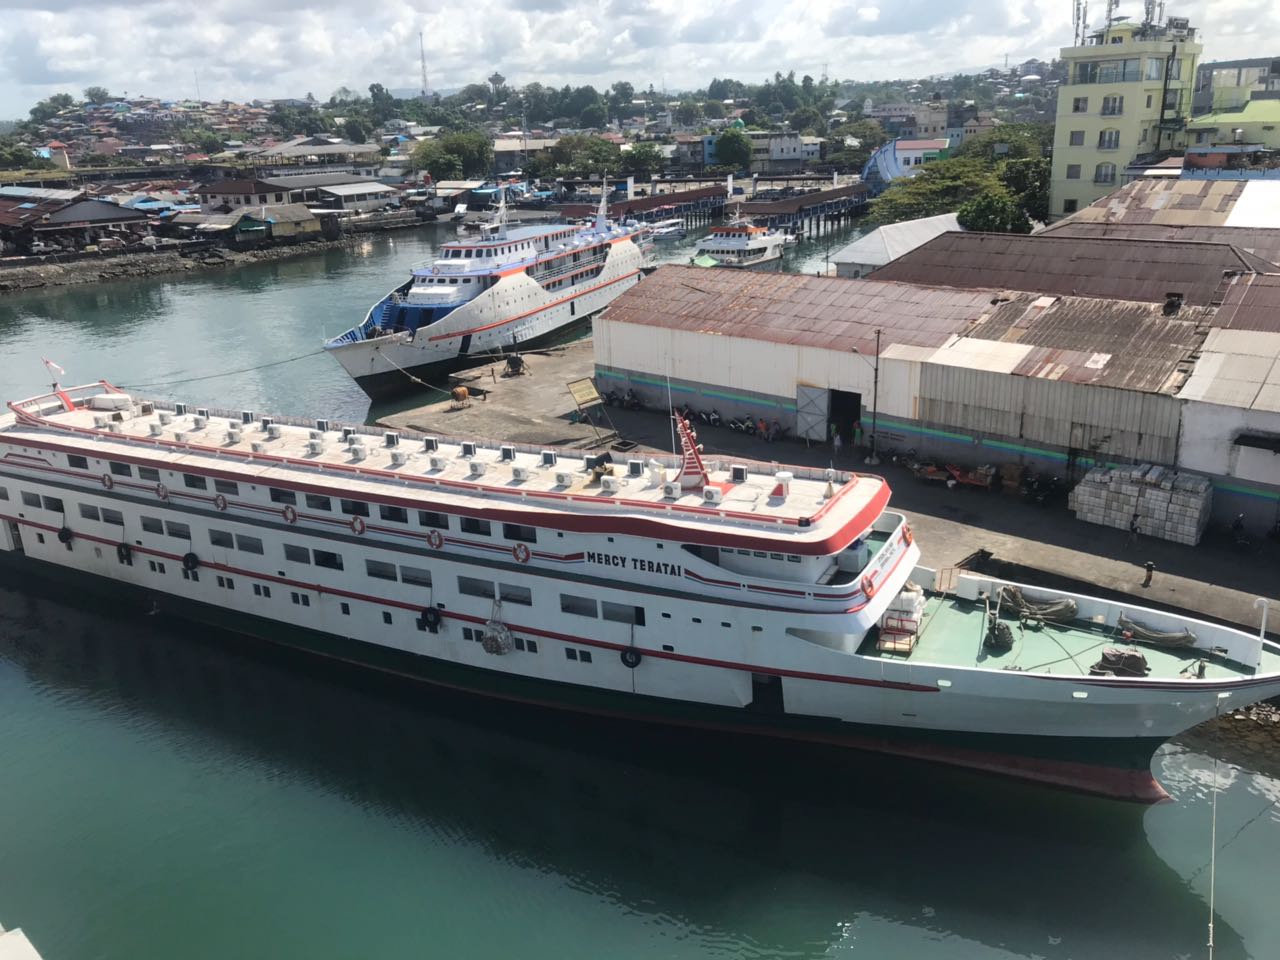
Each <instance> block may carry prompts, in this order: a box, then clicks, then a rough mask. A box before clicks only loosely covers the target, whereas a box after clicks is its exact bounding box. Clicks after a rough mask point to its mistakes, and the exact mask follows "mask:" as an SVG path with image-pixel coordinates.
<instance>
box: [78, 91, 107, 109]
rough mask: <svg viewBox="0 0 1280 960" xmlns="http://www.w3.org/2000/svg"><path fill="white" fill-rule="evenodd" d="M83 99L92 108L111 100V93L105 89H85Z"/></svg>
mask: <svg viewBox="0 0 1280 960" xmlns="http://www.w3.org/2000/svg"><path fill="white" fill-rule="evenodd" d="M84 98H85V99H86V100H88V101H89V102H90V103H92V104H93V105H94V106H99V105H101V104H104V103H106V102H107V101H108V100H110V99H111V91H109V90H108V89H107V88H106V87H85V90H84Z"/></svg>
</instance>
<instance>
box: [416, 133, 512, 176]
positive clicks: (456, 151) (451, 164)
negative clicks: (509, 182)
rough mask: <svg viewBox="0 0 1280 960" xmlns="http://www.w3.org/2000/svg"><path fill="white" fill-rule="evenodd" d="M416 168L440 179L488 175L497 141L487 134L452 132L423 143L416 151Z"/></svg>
mask: <svg viewBox="0 0 1280 960" xmlns="http://www.w3.org/2000/svg"><path fill="white" fill-rule="evenodd" d="M413 168H414V169H415V170H426V171H428V172H429V173H430V174H431V176H432V177H434V178H435V179H436V180H459V179H461V178H462V177H484V176H488V174H489V172H490V171H491V170H492V168H493V142H492V141H491V140H490V139H489V138H488V137H487V136H486V135H485V134H483V133H464V132H459V133H449V134H446V135H445V136H443V137H440V138H439V139H438V140H423V141H422V142H421V143H419V144H418V145H417V146H416V147H415V148H414V150H413Z"/></svg>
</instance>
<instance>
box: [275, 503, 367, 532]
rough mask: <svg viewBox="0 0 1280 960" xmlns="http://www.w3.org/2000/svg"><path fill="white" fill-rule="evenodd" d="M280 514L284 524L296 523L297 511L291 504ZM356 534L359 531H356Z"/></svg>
mask: <svg viewBox="0 0 1280 960" xmlns="http://www.w3.org/2000/svg"><path fill="white" fill-rule="evenodd" d="M280 512H281V513H282V514H283V515H284V521H285V523H297V522H298V511H297V510H295V509H294V508H293V505H292V504H289V505H286V506H285V508H284V509H283V510H281V511H280ZM356 532H357V533H358V532H359V531H356Z"/></svg>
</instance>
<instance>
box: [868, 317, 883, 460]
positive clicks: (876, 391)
mask: <svg viewBox="0 0 1280 960" xmlns="http://www.w3.org/2000/svg"><path fill="white" fill-rule="evenodd" d="M874 369H875V374H874V379H873V380H872V382H871V383H872V386H871V454H870V456H868V457H867V459H866V463H867V465H868V466H871V467H874V466H876V465H877V464H879V463H880V458H879V457H878V456H876V445H877V442H878V441H879V439H880V438H879V436H877V433H876V426H877V420H876V418H877V416H878V415H879V413H880V329H879V328H878V327H877V328H876V364H875V368H874Z"/></svg>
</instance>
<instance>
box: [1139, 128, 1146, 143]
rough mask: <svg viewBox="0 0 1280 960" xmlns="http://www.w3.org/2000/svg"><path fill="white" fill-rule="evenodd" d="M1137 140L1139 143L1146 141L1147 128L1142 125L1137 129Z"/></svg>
mask: <svg viewBox="0 0 1280 960" xmlns="http://www.w3.org/2000/svg"><path fill="white" fill-rule="evenodd" d="M1138 142H1139V143H1146V142H1147V128H1146V127H1143V128H1142V129H1141V130H1139V131H1138Z"/></svg>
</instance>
